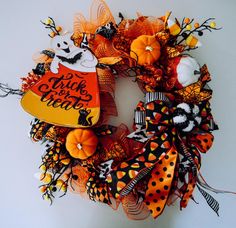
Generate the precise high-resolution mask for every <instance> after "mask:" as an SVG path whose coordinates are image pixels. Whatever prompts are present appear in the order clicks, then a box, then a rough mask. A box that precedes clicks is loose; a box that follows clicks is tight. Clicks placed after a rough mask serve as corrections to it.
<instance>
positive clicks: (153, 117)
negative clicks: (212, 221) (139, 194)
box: [107, 92, 213, 217]
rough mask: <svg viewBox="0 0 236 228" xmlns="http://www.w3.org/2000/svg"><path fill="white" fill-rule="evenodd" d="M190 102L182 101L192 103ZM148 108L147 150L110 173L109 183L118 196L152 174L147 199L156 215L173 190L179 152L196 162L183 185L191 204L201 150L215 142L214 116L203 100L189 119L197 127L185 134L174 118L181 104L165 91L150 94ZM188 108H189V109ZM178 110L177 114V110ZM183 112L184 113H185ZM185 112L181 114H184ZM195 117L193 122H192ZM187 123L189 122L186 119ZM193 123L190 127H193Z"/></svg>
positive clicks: (184, 199)
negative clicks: (172, 101) (212, 128)
mask: <svg viewBox="0 0 236 228" xmlns="http://www.w3.org/2000/svg"><path fill="white" fill-rule="evenodd" d="M187 105H188V104H185V105H182V106H183V107H185V106H186V107H188V106H187ZM143 106H144V109H142V108H140V103H139V108H138V110H139V112H142V110H144V111H143V112H144V113H143V114H142V115H145V130H146V135H148V136H149V137H150V136H151V137H150V138H149V139H148V140H147V142H146V143H145V144H144V147H143V151H142V152H141V153H139V154H138V155H136V156H135V157H133V158H132V159H129V160H127V161H125V162H122V163H120V164H119V165H118V166H117V167H116V168H114V170H113V171H112V172H111V173H109V175H108V176H107V182H108V186H109V188H110V191H111V194H112V195H113V196H114V197H115V198H122V197H123V196H125V195H127V194H129V193H130V192H131V191H132V190H133V189H134V187H135V185H136V184H137V183H138V182H139V181H140V180H141V179H142V178H143V177H144V176H148V175H149V181H148V188H147V190H146V193H145V198H144V201H145V203H146V205H147V207H148V208H149V210H150V212H151V213H152V216H153V217H157V216H158V215H160V214H161V213H162V211H163V209H164V207H165V205H166V202H167V199H168V196H169V194H170V192H171V188H172V181H173V178H174V177H175V168H176V164H177V162H178V160H179V155H181V156H183V157H185V159H187V160H188V161H189V164H190V165H191V166H192V169H190V171H189V173H188V174H189V183H184V184H183V186H182V187H181V189H180V193H181V194H182V204H181V205H182V206H183V207H185V206H186V205H187V202H188V200H189V199H190V198H191V193H192V191H193V189H194V187H195V183H196V172H197V169H199V168H200V154H199V151H200V152H204V153H205V152H206V151H207V150H208V149H209V148H210V146H211V145H212V142H213V136H212V134H211V133H210V132H209V131H210V129H211V127H212V121H213V119H212V116H211V115H210V108H209V104H208V103H202V104H200V105H199V107H195V106H193V105H189V106H191V107H192V108H193V109H194V108H195V109H196V110H197V112H196V113H195V114H193V116H191V113H187V114H186V115H187V116H186V121H188V122H189V124H190V125H191V123H192V122H193V123H194V121H195V119H197V120H198V118H197V117H199V119H200V120H201V121H198V122H197V121H195V122H196V123H194V124H195V125H194V127H193V128H192V129H191V131H190V132H189V133H188V134H185V132H183V130H184V129H185V128H184V129H182V128H181V127H183V126H182V125H184V124H182V125H181V124H179V123H178V124H179V125H178V124H177V123H175V122H174V120H175V118H174V116H175V115H176V116H178V115H180V114H179V113H181V110H180V108H179V107H178V105H177V106H174V105H172V104H171V102H170V101H169V99H168V98H167V97H166V96H165V95H164V94H163V93H156V92H155V93H148V94H146V103H145V104H143ZM140 110H141V111H140ZM187 111H188V110H187ZM176 113H177V114H176ZM181 115H182V116H183V113H181ZM182 116H181V117H182ZM191 121H192V122H191ZM185 125H186V123H185ZM185 125H184V126H185ZM189 128H191V127H189V126H188V127H186V129H189Z"/></svg>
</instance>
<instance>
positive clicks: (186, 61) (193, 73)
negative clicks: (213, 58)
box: [176, 56, 200, 87]
mask: <svg viewBox="0 0 236 228" xmlns="http://www.w3.org/2000/svg"><path fill="white" fill-rule="evenodd" d="M176 72H177V79H178V82H179V83H180V84H181V85H182V86H183V87H186V86H188V85H190V84H193V83H195V82H197V81H198V79H199V77H200V66H199V64H198V63H197V61H196V60H195V59H194V58H192V57H190V56H182V57H181V59H180V62H179V64H178V65H177V67H176Z"/></svg>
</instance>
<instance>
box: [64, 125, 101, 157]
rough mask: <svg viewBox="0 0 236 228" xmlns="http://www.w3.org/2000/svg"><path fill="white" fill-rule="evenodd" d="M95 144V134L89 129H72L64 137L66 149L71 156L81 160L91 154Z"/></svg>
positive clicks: (95, 146) (96, 139)
mask: <svg viewBox="0 0 236 228" xmlns="http://www.w3.org/2000/svg"><path fill="white" fill-rule="evenodd" d="M97 144H98V138H97V136H96V135H95V134H94V132H93V131H92V130H89V129H75V130H72V131H71V132H70V133H69V134H68V135H67V137H66V149H67V150H68V151H69V153H70V155H71V156H72V157H73V158H78V159H82V160H83V159H86V158H88V157H90V156H92V155H93V154H94V153H95V151H96V148H97Z"/></svg>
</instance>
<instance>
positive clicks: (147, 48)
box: [145, 46, 153, 51]
mask: <svg viewBox="0 0 236 228" xmlns="http://www.w3.org/2000/svg"><path fill="white" fill-rule="evenodd" d="M145 50H146V51H153V47H151V46H147V47H146V48H145Z"/></svg>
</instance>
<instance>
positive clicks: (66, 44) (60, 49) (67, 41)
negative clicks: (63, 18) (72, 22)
mask: <svg viewBox="0 0 236 228" xmlns="http://www.w3.org/2000/svg"><path fill="white" fill-rule="evenodd" d="M71 36H72V34H71V33H67V34H65V35H62V36H55V37H54V38H53V40H52V44H51V45H52V48H53V49H54V50H55V52H56V55H60V56H64V57H66V56H70V55H71V54H72V53H73V52H75V51H77V52H78V47H76V46H75V45H74V42H73V41H72V40H71ZM80 51H83V50H80Z"/></svg>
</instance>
